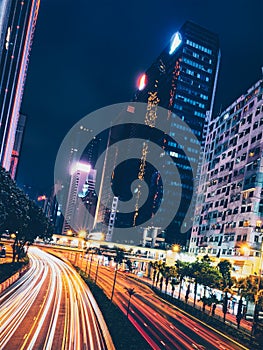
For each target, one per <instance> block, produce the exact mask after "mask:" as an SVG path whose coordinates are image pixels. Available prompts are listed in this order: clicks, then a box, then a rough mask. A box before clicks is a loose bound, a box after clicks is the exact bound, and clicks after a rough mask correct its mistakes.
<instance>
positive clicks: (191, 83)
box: [134, 21, 220, 245]
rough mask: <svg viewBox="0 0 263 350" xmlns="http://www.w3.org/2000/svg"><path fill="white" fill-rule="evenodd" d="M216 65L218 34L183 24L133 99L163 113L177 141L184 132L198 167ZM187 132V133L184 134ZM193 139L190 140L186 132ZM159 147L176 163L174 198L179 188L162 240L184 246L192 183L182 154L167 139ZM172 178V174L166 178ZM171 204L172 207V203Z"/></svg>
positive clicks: (157, 186)
mask: <svg viewBox="0 0 263 350" xmlns="http://www.w3.org/2000/svg"><path fill="white" fill-rule="evenodd" d="M219 62H220V50H219V40H218V36H217V35H216V34H214V33H212V32H210V31H209V30H207V29H205V28H202V27H200V26H199V25H197V24H195V23H192V22H189V21H187V22H186V23H185V24H184V25H183V26H182V27H181V28H180V29H179V30H178V31H177V32H176V33H175V34H174V35H173V37H172V38H171V41H170V43H169V45H168V46H167V47H166V48H165V49H164V51H163V52H162V53H161V54H160V56H159V57H158V58H157V59H156V60H155V61H154V63H153V64H152V65H151V67H150V68H149V69H147V70H146V72H145V73H144V74H143V75H142V77H141V78H140V81H139V86H138V91H137V92H136V93H135V96H134V101H137V102H145V103H148V104H149V103H151V104H152V103H154V104H156V105H157V106H161V107H164V108H166V109H168V110H169V111H170V112H171V114H170V118H169V129H170V132H169V135H168V136H170V137H171V138H173V139H176V135H178V133H184V134H185V135H184V137H185V140H187V141H186V142H187V146H188V147H187V148H188V151H189V152H190V154H191V152H192V154H191V162H195V163H198V162H199V160H200V154H199V153H196V147H195V146H196V145H195V144H196V141H197V140H198V142H200V144H202V142H203V137H204V132H205V126H206V123H207V121H208V120H209V118H210V116H211V113H212V108H213V102H214V96H215V89H216V83H217V76H218V69H219ZM175 115H177V116H178V117H179V118H180V119H181V120H183V121H184V122H185V123H187V125H188V126H189V127H190V129H191V131H190V130H182V129H181V127H180V126H179V125H178V123H176V119H175ZM189 131H190V132H189ZM192 133H193V134H194V135H195V136H196V138H197V140H196V138H193V137H192V136H191V134H192ZM162 147H163V148H164V149H165V151H166V153H168V154H169V155H170V157H171V158H172V159H173V162H175V164H176V166H177V168H178V170H179V172H180V177H181V180H182V181H181V183H176V181H174V182H173V183H172V186H173V188H174V200H175V201H176V200H177V198H176V193H177V191H178V190H179V187H180V188H181V189H182V196H181V199H180V206H179V209H178V211H177V213H176V215H175V217H174V220H173V221H172V222H171V224H170V225H169V226H168V227H167V229H166V230H165V239H166V241H167V242H170V243H171V242H177V243H180V244H182V245H184V244H185V243H186V241H187V239H188V238H189V235H187V234H184V235H183V234H180V232H181V231H183V230H182V227H181V226H182V223H183V220H184V217H185V214H186V212H187V210H188V207H189V203H190V201H191V198H192V196H193V195H194V193H193V186H194V180H195V179H193V175H192V172H191V169H190V167H189V159H187V157H186V155H185V150H184V149H183V147H181V145H179V144H178V143H176V142H174V141H171V139H170V138H169V137H167V138H165V137H164V139H163V140H162ZM170 175H171V174H170ZM158 181H159V180H158V174H157V173H154V174H153V175H152V182H151V188H150V192H153V193H154V194H155V195H153V196H152V197H153V198H154V200H153V202H152V207H151V209H150V210H152V214H153V215H154V211H155V209H156V207H157V206H158V198H159V197H160V196H159V195H158V193H160V192H161V183H160V184H158ZM171 205H172V203H171Z"/></svg>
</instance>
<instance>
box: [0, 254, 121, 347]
mask: <svg viewBox="0 0 263 350" xmlns="http://www.w3.org/2000/svg"><path fill="white" fill-rule="evenodd" d="M29 257H30V261H31V264H32V266H31V268H30V269H29V270H28V272H27V273H26V274H25V275H24V276H23V277H21V279H20V280H18V281H17V282H16V283H14V284H13V285H12V287H11V288H10V289H8V290H6V292H4V293H3V294H1V296H0V349H6V350H14V349H21V350H22V349H83V350H84V349H114V346H113V343H112V341H111V337H110V334H109V332H108V329H107V326H106V325H105V322H104V319H103V316H102V315H101V313H100V310H99V309H98V307H97V304H96V302H95V301H94V298H93V296H92V295H91V292H90V290H89V289H88V287H87V286H86V285H85V284H84V282H83V281H82V280H81V278H80V277H79V276H78V274H77V273H76V272H75V271H74V269H73V268H72V267H70V266H69V265H68V264H66V263H65V262H63V261H62V260H60V259H58V258H56V257H54V256H52V255H49V254H47V253H45V252H43V251H41V250H39V249H38V248H33V247H32V248H30V252H29Z"/></svg>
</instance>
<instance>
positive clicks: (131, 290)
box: [125, 287, 136, 318]
mask: <svg viewBox="0 0 263 350" xmlns="http://www.w3.org/2000/svg"><path fill="white" fill-rule="evenodd" d="M125 289H126V291H127V292H128V294H129V301H128V307H127V318H128V317H129V310H130V304H131V298H132V296H133V295H134V294H136V292H135V288H127V287H125Z"/></svg>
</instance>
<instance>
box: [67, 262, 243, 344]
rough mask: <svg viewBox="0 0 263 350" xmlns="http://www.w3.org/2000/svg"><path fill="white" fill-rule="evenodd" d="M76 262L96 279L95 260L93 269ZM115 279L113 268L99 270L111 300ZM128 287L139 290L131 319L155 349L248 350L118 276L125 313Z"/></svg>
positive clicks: (117, 294)
mask: <svg viewBox="0 0 263 350" xmlns="http://www.w3.org/2000/svg"><path fill="white" fill-rule="evenodd" d="M73 262H77V263H78V265H79V266H80V267H81V268H82V269H83V270H85V269H86V271H87V272H89V271H90V274H91V277H92V278H93V279H94V278H95V274H96V270H97V268H96V265H97V263H96V261H94V262H93V264H92V265H91V269H90V264H89V263H88V264H87V261H86V259H81V258H78V259H73ZM86 267H87V268H86ZM113 276H114V271H113V270H112V269H110V268H107V267H104V266H100V267H99V269H98V276H97V283H98V285H99V286H100V287H101V288H103V290H104V291H105V293H106V294H107V295H108V296H109V297H110V295H111V291H112V285H113ZM125 287H127V288H135V291H136V294H135V295H134V296H133V297H132V299H131V307H130V314H129V319H130V321H131V322H132V323H133V324H134V326H135V327H136V328H137V330H138V331H139V332H140V333H141V334H142V335H143V337H144V338H145V339H146V340H147V342H148V343H149V344H150V346H151V347H152V348H153V349H155V350H158V349H170V350H176V349H179V350H181V349H202V350H204V349H207V350H216V349H220V350H239V349H241V350H245V349H247V348H246V347H245V346H243V345H242V344H239V343H237V342H235V341H233V340H232V339H230V338H227V337H225V336H224V335H223V334H222V333H220V332H217V331H215V330H213V329H212V328H210V327H207V326H206V325H205V324H203V323H201V322H199V321H198V320H197V319H194V318H192V317H189V315H188V314H186V313H183V312H180V310H179V309H178V308H176V307H175V306H173V305H172V304H170V303H168V302H165V301H163V299H161V298H159V297H158V296H157V295H156V294H155V293H153V291H152V290H151V288H149V287H147V286H145V285H144V284H143V283H141V282H139V281H136V280H134V279H132V278H129V277H128V276H127V275H125V274H124V273H118V276H117V282H116V287H115V293H114V298H113V301H114V303H115V304H116V305H118V306H119V308H120V309H121V310H122V311H123V312H124V313H126V312H127V304H128V297H129V296H128V294H127V292H125ZM247 350H248V349H247Z"/></svg>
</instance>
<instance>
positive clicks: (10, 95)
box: [0, 0, 40, 176]
mask: <svg viewBox="0 0 263 350" xmlns="http://www.w3.org/2000/svg"><path fill="white" fill-rule="evenodd" d="M39 5H40V0H24V1H18V0H10V1H8V2H7V1H3V2H2V4H1V15H0V44H1V48H0V50H1V51H0V165H1V166H2V167H4V168H5V169H6V170H7V171H9V170H10V166H11V159H12V152H13V149H14V143H15V137H16V129H17V124H18V120H19V115H20V106H21V101H22V97H23V91H24V85H25V79H26V73H27V67H28V60H29V53H30V50H31V46H32V40H33V35H34V31H35V26H36V21H37V16H38V10H39ZM14 175H15V169H14V168H13V169H12V176H14Z"/></svg>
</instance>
